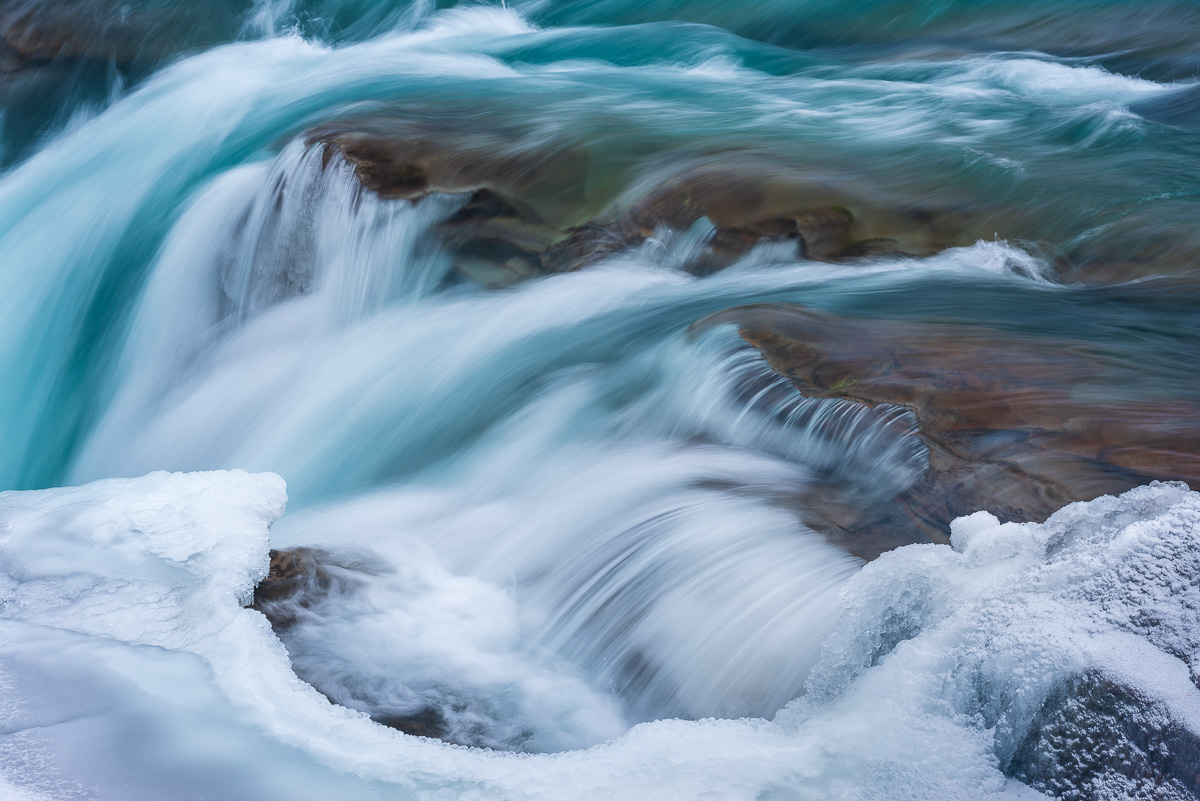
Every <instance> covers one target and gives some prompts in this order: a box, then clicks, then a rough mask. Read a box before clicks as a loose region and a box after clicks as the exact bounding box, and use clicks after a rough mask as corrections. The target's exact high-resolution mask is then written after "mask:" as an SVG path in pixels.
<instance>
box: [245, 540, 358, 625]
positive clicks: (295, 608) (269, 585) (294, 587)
mask: <svg viewBox="0 0 1200 801" xmlns="http://www.w3.org/2000/svg"><path fill="white" fill-rule="evenodd" d="M270 555H271V565H270V568H268V571H267V577H266V578H265V579H263V580H262V581H261V582H259V584H258V586H257V587H255V588H254V602H253V603H252V604H251V605H250V606H251V608H252V609H257V610H258V611H259V612H262V613H263V614H264V615H266V618H267V620H269V621H271V626H272V627H274V628H276V629H279V628H286V627H287V626H291V625H293V624H294V623H296V622H297V621H298V620H299V619H300V618H301V617H302V615H303V614H304V610H306V609H311V608H312V607H314V606H316V605H317V604H319V603H321V602H322V601H324V600H325V599H326V598H327V597H328V596H329V594H330V593H333V592H344V591H346V590H347V589H348V588H349V586H350V585H351V584H352V579H350V578H349V577H348V576H346V575H345V570H344V569H340V568H341V566H340V565H338V564H336V562H334V561H333V559H332V556H331V555H330V554H329V553H327V552H325V551H321V550H317V549H314V548H292V549H291V550H286V551H276V550H272V551H271V554H270Z"/></svg>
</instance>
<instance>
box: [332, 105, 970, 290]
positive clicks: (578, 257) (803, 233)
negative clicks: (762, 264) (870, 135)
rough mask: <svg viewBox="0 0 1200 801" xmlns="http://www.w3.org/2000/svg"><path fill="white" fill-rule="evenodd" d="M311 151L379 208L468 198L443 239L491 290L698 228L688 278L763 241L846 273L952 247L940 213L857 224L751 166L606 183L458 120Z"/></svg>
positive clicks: (808, 185) (790, 182)
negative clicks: (347, 171)
mask: <svg viewBox="0 0 1200 801" xmlns="http://www.w3.org/2000/svg"><path fill="white" fill-rule="evenodd" d="M527 140H528V143H524V142H526V141H527ZM308 141H309V143H310V144H312V145H321V146H324V147H325V148H326V159H327V161H328V159H332V158H343V159H345V160H346V161H347V162H349V163H350V164H351V165H352V166H353V168H354V171H355V175H356V176H357V177H358V179H359V181H360V182H361V183H362V185H363V187H364V189H366V190H368V191H371V192H373V193H375V194H377V195H379V196H380V197H382V198H385V199H407V200H416V199H419V198H421V197H424V196H425V195H427V194H430V193H434V192H437V193H443V194H459V195H465V196H467V197H469V200H468V202H467V203H466V205H465V206H464V208H463V211H462V212H460V213H459V214H457V215H455V216H454V217H453V218H451V219H450V220H448V221H447V222H446V223H445V224H444V225H443V226H441V228H440V229H439V233H441V235H442V237H443V240H444V241H445V242H446V243H447V244H448V246H449V248H450V250H451V251H452V252H454V253H455V254H456V259H457V262H458V268H459V272H460V273H462V274H464V275H467V276H469V277H471V278H473V279H475V280H478V281H480V282H481V283H485V284H507V283H512V282H513V281H516V280H520V279H521V278H525V277H529V276H531V275H536V274H539V273H558V272H571V271H574V270H578V269H581V268H583V267H586V266H588V265H589V264H593V263H595V262H597V261H600V260H602V259H604V258H607V257H609V256H612V255H613V254H615V253H618V252H620V251H621V250H625V249H628V248H631V247H636V246H638V245H640V244H641V243H643V242H645V241H646V239H647V238H649V237H650V236H652V235H654V234H655V232H657V231H661V230H663V229H674V230H684V229H688V228H690V227H691V226H693V225H695V224H696V223H697V222H699V221H700V220H702V219H707V220H708V221H709V222H711V224H712V225H713V227H714V228H715V231H714V232H713V235H712V236H711V238H710V240H709V242H708V244H707V247H705V248H701V249H699V250H698V251H697V253H696V254H695V256H694V258H693V259H692V261H691V262H690V263H689V264H688V265H686V266H685V269H688V270H689V271H690V272H693V273H695V274H698V275H704V274H708V273H711V272H715V271H717V270H720V269H723V268H724V267H727V266H729V265H730V264H733V263H734V262H736V261H737V260H739V259H741V258H742V257H744V256H745V255H746V254H748V253H749V252H750V251H751V250H753V249H754V248H755V247H757V246H759V245H763V244H768V243H784V244H786V245H791V246H792V247H794V250H793V251H792V255H793V256H794V257H795V258H798V259H799V258H806V259H812V260H818V261H846V260H852V259H855V258H861V257H870V256H876V255H880V254H887V255H893V254H899V255H928V254H931V253H934V252H937V251H938V250H941V249H943V248H944V247H946V246H947V245H946V242H948V241H950V239H952V238H953V237H952V236H950V235H948V234H947V232H946V231H942V230H941V229H939V227H938V226H937V225H936V224H935V220H936V217H937V216H936V215H933V214H930V213H928V212H924V211H920V212H910V213H907V214H893V213H885V212H882V211H881V210H879V209H875V208H874V207H873V206H871V204H863V203H858V204H857V205H858V206H859V207H860V209H861V210H862V214H859V213H856V212H854V211H851V209H850V207H849V205H848V204H847V203H845V202H844V201H845V200H846V198H844V197H843V196H842V195H841V194H838V193H833V192H831V191H830V190H828V189H827V188H825V187H822V186H820V185H818V184H816V183H814V182H812V181H811V180H809V179H807V178H805V177H804V176H802V175H800V174H798V173H796V172H795V171H788V170H786V169H783V168H782V167H781V166H780V165H778V164H776V163H773V162H771V161H770V160H768V159H764V158H762V157H759V156H755V155H751V154H743V155H740V156H739V155H730V154H722V155H721V156H719V157H713V158H712V159H709V160H705V159H703V158H701V159H692V160H690V161H688V162H686V163H678V164H673V165H671V164H668V165H667V166H654V165H653V163H651V164H650V165H648V166H646V167H644V168H643V171H640V172H639V171H638V170H637V169H626V170H624V171H622V170H620V169H613V170H611V171H609V172H610V173H611V174H609V175H608V176H607V178H606V179H605V180H602V181H600V180H596V178H595V176H594V175H593V172H594V171H593V170H592V160H591V156H590V155H589V154H588V152H587V150H586V148H583V147H578V146H573V145H570V144H567V143H556V142H549V143H547V142H545V141H543V139H542V138H541V137H527V136H524V134H523V133H522V132H521V131H518V130H506V131H500V130H488V131H482V132H481V131H476V130H474V129H473V128H472V127H471V126H470V125H469V124H468V123H467V121H463V120H452V119H444V120H438V121H431V120H428V119H422V120H417V119H407V118H404V117H403V116H400V115H392V116H386V115H385V116H383V117H381V118H372V119H366V120H358V121H344V122H340V123H334V124H330V125H325V126H321V127H319V128H316V129H314V130H312V131H310V132H309V134H308ZM885 235H886V236H885Z"/></svg>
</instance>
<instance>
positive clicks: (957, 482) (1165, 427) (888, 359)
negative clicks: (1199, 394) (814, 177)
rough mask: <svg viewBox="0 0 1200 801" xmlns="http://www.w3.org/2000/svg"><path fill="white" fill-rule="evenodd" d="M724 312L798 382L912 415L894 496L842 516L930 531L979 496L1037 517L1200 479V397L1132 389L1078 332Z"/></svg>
mask: <svg viewBox="0 0 1200 801" xmlns="http://www.w3.org/2000/svg"><path fill="white" fill-rule="evenodd" d="M718 322H734V323H736V324H738V325H739V327H740V328H741V331H742V336H743V338H744V339H746V341H748V342H750V343H751V344H753V345H754V346H755V347H756V348H758V349H759V350H760V351H761V352H762V353H763V355H764V356H765V357H766V359H767V361H768V362H769V363H770V364H771V366H772V367H773V368H774V369H775V370H777V371H778V372H780V373H782V374H784V375H786V376H787V377H789V378H790V379H791V380H792V381H793V383H795V385H796V386H797V388H798V389H799V390H800V392H801V393H803V394H804V395H806V396H809V397H815V398H839V399H843V400H847V401H852V402H855V403H861V404H864V405H867V406H876V405H880V404H890V405H894V406H899V407H904V408H907V409H909V410H911V411H912V412H913V414H914V415H915V416H916V419H917V420H918V422H919V426H920V436H921V438H922V440H923V441H924V442H925V444H926V445H927V446H928V448H929V467H928V469H927V470H926V472H925V474H924V476H923V478H922V479H921V481H920V482H919V483H918V484H917V486H915V487H912V488H911V489H910V490H909V491H907V492H906V493H905V494H904V495H903V496H901V497H900V498H898V499H896V504H897V506H896V507H895V508H894V509H890V510H884V511H882V512H881V513H880V514H879V515H876V516H875V517H874V519H866V520H864V519H863V518H862V515H861V514H859V515H857V519H855V520H852V521H851V522H849V524H848V525H849V527H850V528H854V529H856V530H860V531H862V530H869V529H870V528H872V527H878V526H885V525H897V524H902V523H904V521H907V522H908V523H909V524H911V525H913V526H916V528H917V529H919V530H920V531H922V532H924V533H925V534H926V535H927V536H929V537H930V538H932V539H935V540H937V539H943V538H944V535H945V532H946V531H947V529H948V524H949V521H950V520H952V519H954V518H955V517H958V516H960V515H962V514H966V513H970V512H973V511H976V510H979V509H987V510H989V511H992V512H993V513H995V514H997V515H998V516H1000V517H1001V518H1002V519H1006V520H1017V521H1028V520H1041V519H1044V518H1045V517H1046V516H1048V515H1049V514H1050V513H1052V512H1054V511H1055V510H1057V509H1058V508H1060V507H1062V506H1063V505H1065V504H1067V503H1070V502H1073V501H1080V500H1090V499H1092V498H1095V497H1097V496H1099V495H1103V494H1108V493H1114V492H1122V491H1124V490H1126V489H1129V488H1131V487H1133V486H1137V485H1139V484H1144V483H1146V482H1148V481H1150V480H1152V479H1161V480H1181V481H1186V482H1189V483H1193V484H1194V483H1196V482H1197V481H1200V404H1197V403H1195V402H1193V401H1191V400H1176V401H1172V402H1166V401H1154V400H1147V399H1144V398H1140V397H1138V396H1137V395H1136V394H1135V393H1134V392H1132V391H1128V390H1127V389H1124V388H1122V386H1121V381H1120V374H1119V372H1118V370H1117V366H1116V365H1114V364H1113V363H1111V362H1110V361H1108V360H1107V359H1106V358H1105V357H1104V355H1103V354H1101V353H1098V352H1096V351H1094V350H1093V349H1090V348H1088V347H1087V346H1086V345H1085V344H1084V343H1079V342H1066V341H1058V340H1056V341H1047V340H1042V339H1036V338H1033V337H1025V336H1019V335H1014V334H1008V333H1004V332H999V331H995V330H991V329H986V328H981V327H972V326H967V325H962V324H938V323H918V322H904V321H895V320H890V321H889V320H883V321H879V320H873V321H870V320H857V319H849V318H843V317H837V316H834V315H831V314H826V313H822V312H817V311H813V310H811V309H805V308H800V307H795V306H783V305H764V306H756V307H746V308H742V309H736V310H731V311H729V312H724V313H722V314H719V315H715V316H714V317H713V318H710V320H708V321H707V323H706V324H714V323H718ZM825 517H826V518H828V520H829V521H836V520H837V519H838V515H837V514H833V515H826V516H825ZM841 517H842V518H843V519H845V518H847V517H856V516H855V515H853V514H851V515H847V514H842V515H841ZM833 525H834V527H837V525H838V524H837V523H836V522H834V523H833Z"/></svg>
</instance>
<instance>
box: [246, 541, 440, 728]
mask: <svg viewBox="0 0 1200 801" xmlns="http://www.w3.org/2000/svg"><path fill="white" fill-rule="evenodd" d="M270 556H271V564H270V567H269V568H268V571H267V577H266V578H264V579H263V580H262V581H261V582H259V585H258V586H257V587H256V588H255V589H254V601H253V603H251V605H250V607H251V608H252V609H256V610H258V611H259V612H262V613H263V615H265V616H266V618H267V620H268V621H270V623H271V627H272V628H273V629H274V630H275V631H276V633H277V634H279V635H280V636H281V637H282V638H283V639H284V640H285V642H286V638H287V632H288V630H289V629H290V628H291V627H293V626H296V625H303V622H304V618H305V616H306V615H307V614H310V613H311V612H313V611H314V610H317V608H318V607H319V606H320V605H321V604H322V603H323V602H325V601H326V600H327V599H329V598H330V596H333V595H339V594H346V593H350V592H353V591H354V590H355V589H357V587H358V586H359V584H360V583H361V581H362V578H363V576H364V575H367V574H369V573H371V572H372V571H371V569H370V567H369V566H368V565H366V564H365V563H364V562H362V561H359V560H356V559H353V558H347V557H345V556H339V555H335V554H332V553H330V552H329V551H324V550H320V549H318V548H291V549H288V550H272V551H271V552H270ZM317 690H318V691H319V692H321V688H320V687H317ZM330 700H331V701H333V699H332V698H330ZM335 703H336V702H335ZM372 720H374V721H375V722H376V723H380V724H382V725H384V726H388V727H389V728H393V729H397V730H399V731H402V732H404V733H405V734H412V735H415V736H418V737H433V738H442V737H445V736H446V722H445V719H444V718H443V716H442V715H441V713H440V712H439V711H438V710H437V709H435V708H433V707H429V708H425V709H418V710H416V711H415V712H413V713H411V714H403V715H402V714H379V715H373V716H372Z"/></svg>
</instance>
